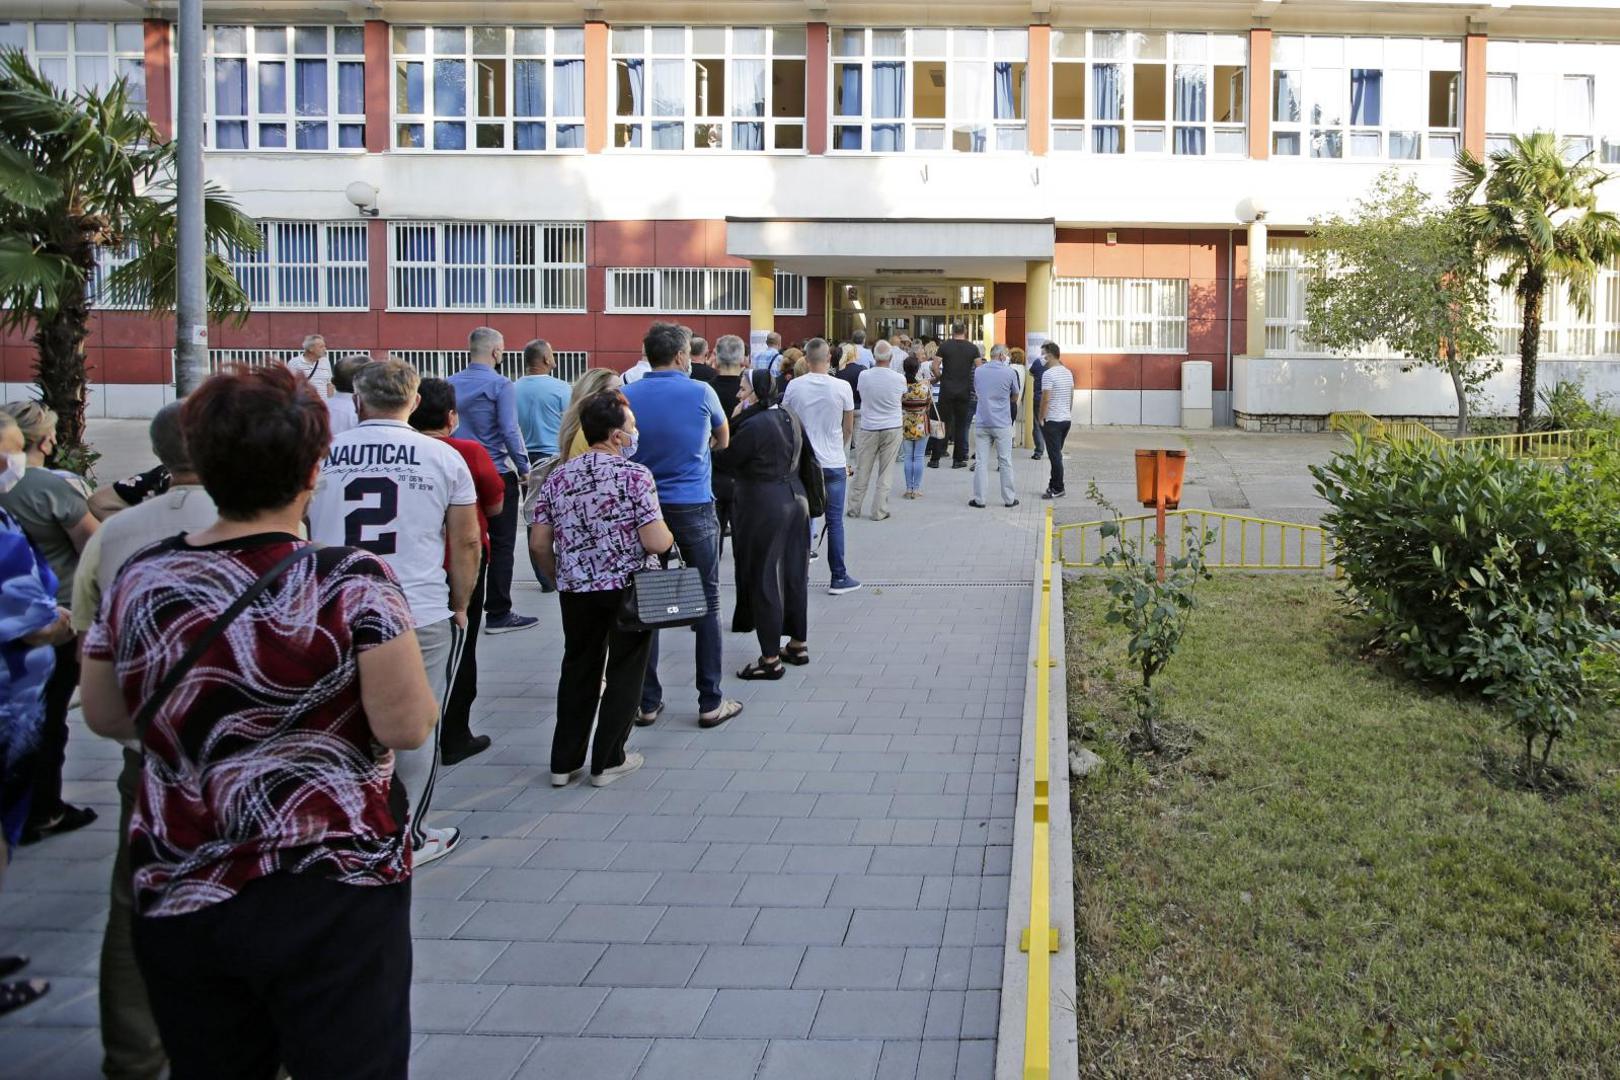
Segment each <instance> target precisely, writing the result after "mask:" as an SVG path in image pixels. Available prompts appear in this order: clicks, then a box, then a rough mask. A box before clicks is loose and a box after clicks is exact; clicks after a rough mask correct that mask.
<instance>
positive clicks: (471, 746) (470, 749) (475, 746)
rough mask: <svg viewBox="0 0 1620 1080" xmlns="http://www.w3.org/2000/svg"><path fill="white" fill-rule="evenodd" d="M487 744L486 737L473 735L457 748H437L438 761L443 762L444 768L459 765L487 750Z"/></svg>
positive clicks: (488, 740) (487, 738)
mask: <svg viewBox="0 0 1620 1080" xmlns="http://www.w3.org/2000/svg"><path fill="white" fill-rule="evenodd" d="M489 742H490V739H489V736H488V735H474V736H473V737H472V738H470V739H468V740H467V741H466V742H464V743H461V744H459V745H457V746H441V747H439V760H440V761H442V762H444V764H445V766H446V767H449V766H451V765H459V764H460V763H461V762H463V761H466V760H467V759H468V758H470V757H477V756H478V755H479V754H482V753H483V752H484V751H485V750H488V749H489Z"/></svg>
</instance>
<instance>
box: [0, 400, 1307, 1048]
mask: <svg viewBox="0 0 1620 1080" xmlns="http://www.w3.org/2000/svg"><path fill="white" fill-rule="evenodd" d="M144 426H145V425H144V424H139V425H137V424H126V423H119V424H101V425H98V426H97V428H96V429H93V431H92V437H93V438H98V439H100V440H101V444H102V446H103V449H104V450H105V451H106V452H107V453H108V460H107V462H106V463H105V464H104V465H103V466H102V469H101V474H102V476H103V477H112V476H116V475H121V474H122V473H124V472H127V471H129V470H131V469H133V468H134V467H137V466H141V465H144V464H145V463H146V462H145V456H144V454H142V453H141V447H140V444H141V442H142V441H143V438H144ZM1183 439H1188V440H1190V445H1192V447H1193V454H1194V457H1193V466H1192V467H1191V469H1190V477H1191V478H1192V479H1191V481H1190V483H1191V485H1192V489H1191V490H1190V491H1189V496H1188V498H1189V501H1192V500H1196V499H1199V498H1207V499H1209V500H1210V502H1211V503H1212V504H1214V505H1220V501H1221V500H1225V501H1227V502H1230V501H1231V500H1233V499H1235V498H1237V497H1239V496H1241V497H1244V498H1246V499H1247V500H1248V502H1249V504H1250V507H1251V508H1252V509H1254V510H1256V511H1258V510H1259V509H1260V508H1261V504H1260V503H1258V502H1256V501H1255V500H1256V499H1257V498H1261V497H1270V498H1273V499H1274V500H1276V501H1277V502H1278V504H1279V506H1280V507H1281V508H1284V509H1286V508H1287V505H1284V504H1288V505H1292V503H1293V502H1295V501H1297V502H1298V503H1299V506H1300V507H1302V508H1308V502H1309V501H1310V500H1309V499H1308V496H1309V484H1308V482H1306V483H1303V484H1302V483H1301V482H1300V481H1299V479H1298V478H1299V477H1300V476H1302V475H1303V461H1304V460H1306V459H1310V460H1315V459H1317V458H1318V457H1320V456H1323V455H1324V454H1325V452H1326V448H1327V447H1329V446H1331V445H1332V443H1331V442H1329V441H1315V440H1310V439H1301V438H1298V437H1278V436H1269V437H1267V436H1241V435H1236V434H1229V433H1220V434H1215V435H1207V436H1188V435H1185V434H1184V433H1180V432H1170V431H1161V432H1153V433H1151V434H1150V433H1145V432H1119V431H1109V432H1089V431H1085V432H1077V433H1076V435H1075V436H1074V438H1073V439H1072V440H1071V445H1072V446H1073V447H1074V451H1075V452H1074V453H1073V454H1071V455H1070V459H1069V474H1068V475H1069V479H1068V486H1069V488H1070V490H1071V492H1074V493H1075V494H1076V496H1078V494H1079V493H1080V492H1082V491H1083V490H1084V488H1085V485H1086V482H1087V480H1088V479H1089V478H1090V477H1091V476H1093V475H1096V476H1097V477H1098V478H1099V481H1101V482H1102V483H1103V484H1104V487H1105V490H1109V491H1110V494H1111V495H1114V494H1115V493H1114V492H1113V491H1112V488H1113V487H1119V488H1120V489H1121V493H1120V494H1118V495H1117V496H1116V497H1117V498H1118V499H1119V501H1120V502H1121V506H1122V509H1124V508H1126V507H1128V506H1129V503H1128V496H1129V492H1128V491H1125V490H1124V489H1125V488H1126V486H1127V485H1128V484H1129V476H1130V472H1129V468H1130V463H1129V461H1130V453H1129V452H1130V450H1131V449H1132V448H1133V447H1134V446H1138V445H1141V446H1150V445H1154V444H1156V443H1158V442H1161V441H1163V442H1167V444H1168V445H1183ZM1015 468H1016V471H1017V474H1018V487H1019V490H1020V497H1021V499H1022V505H1020V506H1019V507H1017V508H1014V509H1011V510H1008V509H1004V508H1002V507H1001V506H1000V505H999V501H998V500H993V501H992V506H991V508H990V509H987V510H976V509H970V508H969V507H968V506H967V505H966V503H967V499H968V497H969V494H970V476H971V474H970V473H968V472H966V471H953V470H951V469H950V468H949V467H948V465H947V467H946V468H943V469H940V470H929V471H928V472H927V473H926V478H925V482H924V487H925V492H926V497H925V498H924V499H923V500H921V501H919V502H908V501H906V500H902V499H899V498H898V496H896V497H895V498H893V499H891V502H890V510H891V512H892V513H893V515H894V516H893V517H892V518H891V519H890V520H888V521H885V522H881V523H877V522H872V521H869V520H861V521H851V522H849V523H848V525H849V531H850V539H849V552H850V554H849V563H850V570H851V572H852V573H853V574H854V575H855V576H857V577H859V578H861V579H862V580H863V581H865V582H866V588H864V589H863V590H861V591H860V592H857V593H854V594H851V595H847V596H842V597H830V596H827V595H825V591H824V590H825V585H826V581H827V570H826V564H825V562H824V561H823V562H818V563H816V564H815V565H814V566H813V567H812V571H811V584H812V594H811V633H810V646H811V650H812V656H813V662H812V664H811V665H810V666H808V667H804V668H789V669H788V674H787V676H786V677H785V678H783V679H782V680H781V681H779V682H764V683H747V682H739V681H737V680H736V679H735V678H733V677H731V676H730V674H729V673H730V672H734V671H735V670H736V669H737V668H739V667H741V666H742V665H743V664H744V663H746V662H747V661H748V660H750V659H751V658H752V657H753V656H754V655H755V652H756V650H755V646H754V641H753V638H752V636H751V635H749V636H746V637H745V636H743V635H728V636H727V638H726V669H727V671H728V677H727V680H726V684H725V688H726V692H727V694H728V695H730V696H735V697H737V698H739V699H741V700H742V701H744V702H745V704H746V709H745V711H744V713H743V714H742V715H741V716H739V717H738V718H737V719H736V720H733V721H732V722H731V723H729V724H727V725H725V726H724V727H722V728H720V729H717V730H714V731H700V730H699V728H698V726H697V715H696V714H697V704H696V695H695V692H694V691H692V690H691V687H692V677H693V671H692V649H691V647H690V645H689V643H688V642H687V641H686V640H685V639H684V635H685V634H686V632H684V631H668V632H666V633H665V635H664V640H663V653H664V667H663V668H662V669H661V674H662V675H663V681H664V685H665V687H666V695H667V699H668V706H669V707H668V709H667V711H666V712H665V714H664V716H663V717H662V718H661V719H660V720H659V722H658V723H657V724H656V725H655V726H653V727H651V728H645V729H637V730H636V731H635V733H634V734H633V735H632V736H631V747H632V748H633V749H637V750H640V751H642V752H644V753H645V754H646V758H647V766H646V767H645V768H644V769H642V770H641V771H640V772H639V773H636V774H634V775H632V776H630V777H627V778H626V779H624V780H622V781H620V782H619V783H617V784H615V785H613V786H611V787H608V788H602V789H593V788H591V787H589V786H582V785H580V784H579V783H578V782H576V783H575V784H574V785H573V786H571V787H568V788H565V789H561V790H557V789H553V788H552V787H551V786H550V785H549V782H548V774H549V768H548V753H549V747H550V742H551V729H552V724H553V721H554V715H555V714H554V710H555V700H556V677H557V660H558V657H559V655H560V653H561V637H560V628H559V622H558V618H557V607H556V603H555V599H554V598H553V597H548V596H542V595H541V593H540V592H539V591H538V590H537V589H536V588H535V587H534V586H533V584H532V581H530V580H528V574H527V570H526V569H524V570H522V571H520V575H521V577H522V578H523V579H524V581H523V583H522V584H521V585H520V587H519V588H518V589H517V597H518V608H519V610H522V611H525V612H528V613H532V614H537V615H539V616H541V625H540V627H539V628H538V629H537V630H531V631H526V632H523V633H518V634H508V635H503V636H498V637H489V636H485V637H483V638H482V639H481V641H480V643H479V648H480V654H481V655H480V668H481V679H480V695H479V702H478V706H477V712H476V713H475V719H474V729H475V730H476V731H481V732H485V733H488V734H490V735H493V736H494V738H495V746H494V747H493V748H492V749H491V750H490V751H489V752H487V753H485V754H483V755H481V756H480V757H477V758H474V759H472V760H471V761H469V762H466V763H463V764H461V765H458V766H456V767H455V768H453V769H450V770H448V771H447V772H446V773H444V774H443V775H442V779H441V781H440V786H439V788H438V792H437V794H436V797H435V805H436V808H437V810H438V813H437V814H435V815H434V818H433V823H434V824H439V825H448V824H455V825H458V826H460V827H461V828H462V829H463V830H464V832H465V834H466V837H467V839H466V841H465V842H464V844H463V846H462V848H461V850H460V851H459V852H457V853H456V854H454V855H452V856H451V857H449V858H447V859H445V860H443V861H442V862H439V863H437V864H435V865H433V866H430V867H427V868H425V869H424V870H422V871H421V872H420V873H419V874H418V875H417V876H416V878H415V885H414V898H413V923H414V929H415V935H416V952H415V975H416V988H415V995H414V1002H413V1020H414V1023H415V1026H416V1031H417V1037H416V1042H415V1048H414V1056H413V1075H415V1076H419V1077H425V1078H434V1077H455V1078H458V1080H466V1078H477V1080H499V1078H505V1077H512V1076H519V1077H546V1078H551V1077H572V1076H588V1077H591V1078H592V1080H615V1078H631V1077H635V1078H639V1080H654V1078H675V1077H682V1078H694V1080H696V1078H701V1080H730V1078H759V1080H812V1078H817V1077H827V1078H832V1080H870V1078H873V1077H881V1078H883V1080H902V1078H903V1080H949V1078H951V1077H961V1078H963V1080H984V1078H988V1077H990V1076H991V1074H992V1071H993V1063H994V1058H995V1037H996V1030H997V1020H998V1014H999V1007H1000V996H1001V991H1000V984H1001V978H1002V960H1003V950H1004V945H1005V939H1006V935H1007V930H1008V928H1007V906H1008V879H1009V869H1010V861H1011V852H1012V848H1011V843H1012V834H1013V818H1014V809H1015V808H1014V802H1015V793H1016V789H1017V766H1018V748H1019V733H1020V730H1021V725H1022V715H1021V714H1022V711H1023V704H1024V686H1025V676H1026V668H1027V665H1028V656H1027V646H1028V632H1029V620H1030V608H1029V605H1030V602H1031V590H1030V588H1029V582H1030V579H1031V575H1032V572H1033V569H1034V562H1035V558H1036V554H1037V543H1038V539H1039V524H1040V521H1041V516H1042V513H1043V508H1044V506H1045V505H1046V504H1045V503H1043V502H1042V501H1041V500H1040V499H1039V498H1038V493H1039V492H1040V490H1041V489H1042V487H1044V484H1045V479H1046V473H1045V467H1044V465H1043V464H1039V463H1035V462H1031V461H1029V459H1028V452H1027V451H1023V452H1020V453H1019V454H1017V455H1016V458H1015ZM1288 478H1292V479H1291V480H1290V479H1288ZM898 479H899V473H898V467H897V468H896V481H897V482H898ZM1234 492H1235V493H1236V494H1234ZM1266 493H1269V495H1267V494H1266ZM1081 502H1082V500H1080V499H1079V498H1078V497H1071V498H1070V499H1069V500H1068V501H1067V502H1066V503H1062V504H1059V505H1060V507H1061V509H1062V511H1063V516H1066V517H1067V518H1069V519H1074V518H1077V517H1079V516H1081V515H1082V514H1083V513H1085V512H1086V510H1085V507H1083V506H1082V505H1081ZM1272 509H1275V508H1272ZM1305 512H1307V511H1306V510H1301V513H1305ZM520 561H521V560H520ZM725 565H726V570H725V575H724V576H725V579H726V582H727V584H726V585H725V587H724V588H723V590H722V600H723V603H724V608H725V610H724V612H723V615H724V616H725V617H726V618H729V615H730V606H731V597H732V593H731V589H730V585H729V579H730V566H729V559H728V560H726V563H725ZM683 691H684V692H683ZM117 771H118V750H117V748H116V746H114V745H113V744H111V743H108V742H105V741H103V740H98V739H95V738H93V737H91V736H89V735H88V733H87V732H86V731H85V730H84V729H83V727H82V725H76V726H75V728H74V732H73V738H72V740H71V743H70V746H69V755H68V765H67V775H68V777H69V783H68V788H67V792H66V796H67V798H68V799H69V800H70V801H74V802H87V803H90V804H92V805H94V806H96V807H97V809H98V810H99V811H100V813H101V817H100V819H99V820H98V821H97V822H96V823H95V825H94V826H92V827H90V828H88V829H85V830H83V831H81V832H79V833H75V834H71V835H67V836H63V837H58V838H55V839H52V840H49V841H47V842H45V843H43V844H40V845H38V846H36V847H32V848H28V849H25V850H23V851H22V852H21V853H20V855H19V856H18V857H17V859H16V860H15V862H14V863H13V865H12V867H11V871H10V873H9V874H8V876H7V880H6V883H5V891H4V893H3V894H0V946H3V947H4V949H5V950H6V951H8V952H10V951H16V952H25V953H28V954H30V955H32V956H33V958H34V963H33V965H32V967H31V968H30V971H29V973H30V974H35V975H39V976H43V977H46V978H49V979H50V980H51V981H52V983H53V984H54V985H53V988H52V990H51V993H50V995H49V996H48V997H46V998H45V999H44V1000H42V1001H41V1002H40V1003H39V1004H37V1005H35V1006H32V1007H29V1008H27V1009H24V1010H21V1011H20V1012H19V1013H16V1014H13V1015H12V1016H9V1017H7V1018H5V1019H4V1020H0V1075H4V1076H8V1077H9V1076H16V1077H30V1078H38V1080H46V1078H52V1077H74V1078H90V1077H95V1076H98V1075H99V1062H100V1044H99V1041H98V1038H97V1034H96V1030H95V1028H96V1022H97V998H96V969H97V959H98V953H99V948H100V940H101V929H102V925H103V920H104V917H105V906H106V905H105V894H106V890H107V880H108V875H109V872H110V868H111V858H112V852H113V847H114V834H113V828H114V826H115V823H116V820H117V804H116V799H115V796H114V791H113V783H112V781H113V778H114V776H115V775H116V773H117ZM1020 902H1022V901H1020Z"/></svg>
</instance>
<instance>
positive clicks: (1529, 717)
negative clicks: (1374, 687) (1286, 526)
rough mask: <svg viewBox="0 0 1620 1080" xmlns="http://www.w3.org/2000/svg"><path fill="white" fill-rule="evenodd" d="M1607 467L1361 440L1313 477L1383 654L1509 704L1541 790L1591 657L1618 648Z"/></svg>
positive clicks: (1585, 683) (1585, 686)
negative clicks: (1597, 508)
mask: <svg viewBox="0 0 1620 1080" xmlns="http://www.w3.org/2000/svg"><path fill="white" fill-rule="evenodd" d="M1611 465H1613V466H1614V467H1616V468H1617V469H1620V464H1616V463H1614V462H1612V461H1609V460H1607V459H1605V461H1604V466H1605V467H1609V466H1611ZM1596 467H1597V462H1596V460H1594V462H1592V463H1586V464H1581V463H1571V465H1569V466H1567V467H1558V466H1553V467H1549V466H1546V465H1541V464H1537V463H1535V462H1533V461H1525V460H1514V459H1510V458H1507V457H1504V456H1503V455H1502V454H1501V453H1499V452H1498V451H1496V450H1494V449H1490V448H1479V447H1469V448H1457V449H1452V450H1450V451H1448V452H1443V453H1436V452H1435V451H1434V450H1433V449H1432V448H1424V447H1419V446H1413V445H1389V444H1383V443H1370V442H1365V441H1360V440H1358V441H1357V442H1356V443H1355V444H1354V445H1353V447H1352V449H1351V450H1350V451H1349V452H1346V453H1341V454H1338V455H1336V456H1335V457H1334V458H1333V459H1332V460H1331V461H1330V462H1329V463H1328V464H1326V465H1322V466H1313V467H1312V469H1311V472H1312V474H1313V475H1314V476H1315V477H1316V490H1317V492H1318V494H1320V495H1321V496H1322V497H1323V498H1324V499H1325V500H1326V501H1327V502H1328V503H1329V505H1330V506H1331V507H1332V509H1331V510H1330V511H1329V513H1328V514H1326V515H1325V516H1324V518H1323V524H1324V525H1325V526H1326V527H1327V528H1328V529H1329V530H1330V531H1331V532H1332V534H1333V538H1334V547H1335V559H1336V561H1337V563H1338V565H1339V566H1340V567H1341V569H1342V570H1343V572H1344V575H1345V578H1346V580H1347V581H1348V583H1349V585H1350V595H1351V598H1352V601H1353V602H1354V604H1355V605H1356V607H1357V609H1358V611H1359V612H1360V614H1361V615H1362V616H1363V617H1364V618H1365V620H1366V621H1367V623H1368V625H1369V626H1370V627H1371V628H1372V632H1373V636H1374V638H1375V640H1376V641H1377V642H1379V643H1380V644H1382V645H1383V646H1384V647H1386V648H1387V649H1388V650H1389V651H1390V652H1391V653H1392V654H1393V655H1394V656H1395V657H1396V658H1397V659H1398V660H1399V661H1400V662H1401V664H1402V665H1404V666H1405V667H1406V669H1407V670H1409V671H1411V672H1412V673H1414V674H1416V675H1418V676H1420V677H1423V678H1431V679H1439V680H1445V681H1448V682H1452V683H1456V684H1460V685H1462V686H1465V687H1469V688H1471V689H1473V690H1476V691H1478V692H1479V693H1481V694H1484V695H1485V696H1487V697H1490V698H1492V699H1495V700H1497V701H1500V702H1501V703H1502V704H1503V706H1504V707H1505V708H1506V709H1507V711H1508V712H1509V714H1510V716H1511V718H1512V723H1511V726H1512V727H1513V729H1514V730H1516V731H1517V733H1518V735H1519V737H1520V739H1521V740H1522V742H1523V746H1524V758H1523V760H1524V765H1523V768H1524V772H1525V778H1526V779H1527V780H1529V781H1531V782H1532V783H1534V782H1536V781H1538V780H1539V778H1540V773H1541V769H1542V767H1543V766H1544V765H1545V763H1546V761H1547V758H1548V755H1549V754H1550V753H1551V751H1552V746H1553V743H1554V742H1556V741H1557V739H1558V738H1560V737H1561V736H1562V735H1563V734H1564V733H1565V732H1566V730H1567V729H1568V727H1569V725H1570V724H1571V723H1572V722H1573V721H1574V719H1575V717H1576V714H1577V710H1578V709H1579V707H1580V705H1581V704H1582V702H1583V701H1584V699H1585V698H1586V696H1587V694H1588V691H1589V685H1590V680H1589V674H1590V670H1589V667H1588V661H1589V659H1590V656H1591V653H1592V650H1593V649H1594V648H1595V647H1596V646H1598V645H1600V644H1603V643H1605V642H1608V641H1611V640H1613V639H1614V634H1613V632H1612V631H1611V630H1610V628H1609V625H1608V618H1607V609H1606V600H1607V588H1606V586H1607V583H1609V582H1610V581H1613V580H1615V579H1616V575H1615V569H1614V552H1615V548H1614V547H1613V545H1612V542H1611V541H1612V539H1613V534H1614V532H1615V529H1616V525H1615V523H1614V522H1613V521H1612V520H1610V521H1603V520H1600V517H1601V515H1599V514H1596V513H1594V512H1593V509H1592V505H1591V501H1592V499H1593V497H1594V493H1593V492H1592V491H1591V490H1589V489H1588V488H1587V486H1586V483H1587V480H1588V478H1589V477H1590V475H1591V473H1592V470H1593V469H1595V468H1596ZM1538 740H1540V743H1541V749H1540V753H1539V755H1538V754H1537V753H1536V743H1537V741H1538Z"/></svg>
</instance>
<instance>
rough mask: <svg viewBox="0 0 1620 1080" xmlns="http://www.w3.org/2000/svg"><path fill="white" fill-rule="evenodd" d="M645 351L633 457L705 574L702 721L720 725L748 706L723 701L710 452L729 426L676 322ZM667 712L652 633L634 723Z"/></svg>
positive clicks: (635, 403)
mask: <svg viewBox="0 0 1620 1080" xmlns="http://www.w3.org/2000/svg"><path fill="white" fill-rule="evenodd" d="M642 346H643V349H644V352H645V354H646V357H647V363H648V365H649V370H648V372H647V374H645V375H643V376H642V377H641V378H640V379H639V380H637V381H636V382H634V383H632V384H630V385H629V386H626V387H625V388H624V396H625V397H626V398H627V399H628V400H629V402H630V409H631V411H632V412H634V413H635V415H636V431H637V433H638V435H639V437H640V441H639V445H638V446H637V448H636V452H635V454H634V458H635V460H636V461H637V462H638V463H639V464H642V465H645V466H647V468H648V469H650V470H652V474H653V479H654V480H655V481H656V482H657V484H658V503H659V505H660V506H661V507H662V508H663V511H664V522H665V523H666V524H667V525H668V526H669V529H670V532H672V533H674V534H675V543H676V545H677V546H678V547H679V548H680V551H681V558H682V560H684V561H685V563H686V565H687V566H691V567H696V568H697V570H698V572H699V573H700V574H702V575H703V592H704V594H705V595H706V596H707V597H708V600H709V613H708V614H707V615H705V616H704V617H703V620H702V621H701V622H699V623H698V624H697V626H696V627H695V629H696V630H697V691H698V724H699V725H700V726H702V727H706V728H710V727H717V726H719V725H720V724H723V723H725V722H726V721H727V720H730V719H731V718H732V717H733V716H736V715H737V714H738V713H740V712H742V703H741V702H739V701H728V700H726V699H724V698H722V697H721V696H720V522H719V520H718V519H717V518H716V517H715V513H714V490H713V486H712V472H711V469H712V463H711V460H710V456H709V454H710V450H711V448H712V449H714V450H724V449H725V448H726V446H727V445H728V444H729V443H730V442H731V427H730V425H729V424H727V423H726V417H725V414H724V413H723V412H722V411H721V408H720V398H719V397H718V396H717V395H716V394H715V392H714V387H713V386H710V385H709V384H708V383H704V382H699V381H698V380H696V379H692V378H688V377H687V368H688V365H690V364H691V362H692V356H691V352H690V348H691V343H690V339H689V338H688V337H687V334H686V332H685V331H683V330H682V329H681V328H680V327H678V326H676V325H675V324H674V323H653V324H652V327H651V328H650V329H649V330H648V331H647V336H646V338H645V339H644V340H643V341H642ZM663 711H664V688H663V686H662V685H661V684H660V683H659V681H658V634H657V633H656V632H655V633H654V634H653V642H652V653H651V655H650V656H649V657H648V658H647V676H646V679H645V680H644V681H643V683H642V687H641V712H640V714H639V715H638V716H637V717H636V723H638V724H641V725H646V724H650V723H652V722H653V721H655V720H657V719H658V716H659V714H660V713H662V712H663Z"/></svg>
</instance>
